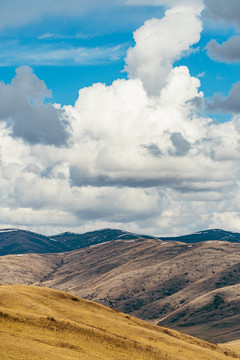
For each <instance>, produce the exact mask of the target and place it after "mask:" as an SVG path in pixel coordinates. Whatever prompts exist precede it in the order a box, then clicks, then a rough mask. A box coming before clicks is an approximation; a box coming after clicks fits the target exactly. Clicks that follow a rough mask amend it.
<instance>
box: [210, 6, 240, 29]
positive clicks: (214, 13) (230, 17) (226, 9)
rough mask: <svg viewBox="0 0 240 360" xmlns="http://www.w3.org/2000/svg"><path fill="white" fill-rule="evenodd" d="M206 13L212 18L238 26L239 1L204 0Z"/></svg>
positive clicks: (239, 23) (239, 24)
mask: <svg viewBox="0 0 240 360" xmlns="http://www.w3.org/2000/svg"><path fill="white" fill-rule="evenodd" d="M205 4H206V9H207V10H206V14H207V15H208V16H209V17H211V18H212V19H214V20H221V21H222V20H223V21H226V22H228V23H235V24H236V25H237V26H238V27H240V3H239V1H238V0H228V1H225V0H205Z"/></svg>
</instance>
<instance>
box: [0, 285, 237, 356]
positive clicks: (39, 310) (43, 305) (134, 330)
mask: <svg viewBox="0 0 240 360" xmlns="http://www.w3.org/2000/svg"><path fill="white" fill-rule="evenodd" d="M0 336H1V341H0V353H1V359H2V360H9V359H16V360H23V359H31V360H35V359H38V360H45V359H51V360H55V359H56V360H76V359H81V360H90V359H91V360H146V359H148V360H161V359H162V360H190V359H191V360H192V359H198V360H207V359H208V360H209V359H211V360H214V359H215V360H230V359H240V356H239V355H237V353H234V352H233V351H231V350H228V349H224V348H222V347H220V346H217V345H214V344H210V343H207V342H204V341H202V340H199V339H196V338H193V337H190V336H187V335H184V334H181V333H179V332H176V331H173V330H168V329H166V328H162V327H158V326H155V325H152V324H149V323H146V322H144V321H142V320H139V319H136V318H133V317H131V316H129V315H126V314H122V313H120V312H117V311H116V310H111V309H108V308H106V307H104V306H102V305H99V304H96V303H93V302H89V301H85V300H82V299H79V298H77V297H76V296H73V295H70V294H67V293H63V292H59V291H55V290H50V289H46V288H38V287H30V286H0Z"/></svg>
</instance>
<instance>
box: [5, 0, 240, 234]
mask: <svg viewBox="0 0 240 360" xmlns="http://www.w3.org/2000/svg"><path fill="white" fill-rule="evenodd" d="M176 14H178V16H179V19H181V21H180V20H179V21H178V22H177V25H178V29H177V31H172V30H171V29H170V28H171V26H170V24H171V22H172V21H174V20H175V19H176ZM184 14H185V17H184ZM199 14H200V13H199V10H196V7H195V6H193V7H192V8H191V6H190V3H189V4H188V9H187V11H186V12H184V11H183V8H182V7H177V8H174V9H171V10H167V12H166V15H165V17H164V18H163V19H162V20H159V21H158V20H156V19H154V20H152V21H150V22H147V23H146V24H145V25H144V26H143V27H142V28H140V29H139V31H137V32H136V34H137V35H136V36H135V38H136V46H135V47H134V48H133V49H131V50H130V52H129V53H128V56H127V60H126V61H127V63H126V66H127V68H128V69H129V72H130V78H129V79H128V80H125V79H122V80H116V81H114V82H113V84H112V85H110V86H106V85H105V84H101V83H97V84H94V85H93V86H91V87H88V88H83V89H80V91H79V96H78V99H77V101H76V103H75V105H74V106H63V108H61V107H60V106H52V105H50V104H47V103H46V98H47V97H49V96H50V93H49V90H48V89H47V88H46V85H45V84H44V83H43V82H42V81H41V80H39V79H38V78H37V77H36V76H35V75H34V74H33V73H32V71H31V69H30V68H26V67H24V68H20V69H18V71H17V75H16V77H15V78H14V79H13V81H12V83H11V84H4V83H1V84H0V93H1V100H0V101H2V103H1V107H0V108H1V110H0V115H1V116H0V118H1V120H2V121H1V122H0V195H1V205H0V209H1V219H2V220H1V221H2V223H3V224H4V225H6V224H8V225H10V224H11V223H12V224H13V225H17V224H21V226H22V225H25V226H29V224H35V227H34V229H35V230H36V231H43V232H48V233H49V232H58V231H64V230H67V229H70V230H73V229H74V231H84V230H89V229H94V228H99V227H103V226H104V227H105V226H111V227H121V228H123V227H125V228H127V229H129V230H132V231H140V232H141V233H142V232H146V233H153V234H158V235H163V234H174V233H184V232H189V231H194V230H196V229H198V228H199V227H200V228H204V227H209V226H210V225H211V226H214V227H218V224H217V221H218V220H219V219H220V220H221V224H222V226H223V227H227V226H225V224H226V225H227V223H228V220H229V216H230V215H229V214H231V215H233V216H234V219H236V218H238V217H239V212H240V208H239V201H238V199H239V197H240V191H239V181H240V167H239V159H240V142H239V135H240V117H239V116H238V115H237V114H236V115H235V116H234V118H233V119H232V120H231V121H229V122H227V123H216V122H214V121H213V120H212V119H211V118H208V117H204V116H199V114H198V113H196V111H195V105H194V103H196V101H197V99H198V100H199V101H201V100H202V99H203V93H202V92H201V91H199V87H200V85H201V84H200V80H199V79H197V78H195V77H192V76H191V74H190V72H189V69H188V68H187V67H185V66H180V67H173V65H172V64H173V61H174V60H175V59H176V58H177V57H180V56H181V54H182V53H183V52H184V51H186V50H188V49H189V47H190V46H191V45H192V44H193V43H194V41H198V39H199V35H200V31H201V21H200V18H199ZM159 29H161V31H160V30H159ZM187 29H188V30H187ZM150 30H151V31H150ZM188 31H190V33H191V34H188ZM162 34H164V36H165V38H164V37H163V35H162ZM180 36H182V37H183V39H182V40H181V39H180ZM146 37H147V41H146ZM158 38H159V42H158ZM144 39H145V43H146V44H147V45H149V44H150V45H151V46H150V45H149V46H147V48H146V49H145V52H147V55H146V56H145V55H144V53H143V48H144V46H143V45H144V41H143V40H144ZM156 44H157V45H158V44H159V45H160V49H156ZM166 44H173V47H174V46H175V48H172V47H171V46H170V49H169V51H167V50H166V49H167V45H166ZM164 49H165V50H166V51H165V50H164ZM129 54H130V55H129ZM155 57H157V59H155ZM141 61H142V64H143V68H141V66H140V65H141ZM151 61H154V64H155V65H154V64H153V65H154V66H153V70H151V69H152V63H151ZM130 68H131V69H130ZM148 68H150V70H149V72H150V75H149V78H150V80H151V81H150V82H148V79H147V77H146V69H148ZM163 69H165V70H166V72H167V76H166V77H165V76H164V81H163V79H162V78H161V76H162V74H163ZM158 72H159V73H158ZM154 75H155V76H156V78H157V81H156V82H154V81H153V79H154ZM234 91H235V90H234ZM152 94H154V96H152ZM44 99H45V100H44ZM193 99H194V100H193ZM221 100H223V99H221ZM50 108H51V111H50V110H49V109H50ZM36 109H38V110H36ZM29 113H30V114H31V116H29ZM39 113H41V114H44V116H41V115H40V114H39ZM53 113H54V114H55V115H53ZM43 118H44V119H45V120H44V119H43ZM65 121H66V122H67V123H65ZM50 124H51V125H50ZM29 129H30V133H29ZM59 145H61V146H59ZM220 215H221V216H220ZM231 224H233V226H235V227H236V228H234V230H236V229H238V230H239V228H238V227H239V225H237V224H238V223H237V222H236V221H232V222H231Z"/></svg>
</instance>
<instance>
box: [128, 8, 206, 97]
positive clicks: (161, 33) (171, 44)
mask: <svg viewBox="0 0 240 360" xmlns="http://www.w3.org/2000/svg"><path fill="white" fill-rule="evenodd" d="M201 10H202V8H198V9H196V8H195V7H193V6H183V5H182V6H177V7H174V8H172V9H170V10H167V11H166V13H165V16H164V17H163V18H162V19H151V20H148V21H146V22H145V24H144V25H143V26H142V27H140V28H139V29H138V30H136V31H135V33H134V40H135V42H136V45H135V46H134V47H132V48H129V50H128V52H127V57H126V66H125V69H126V71H128V73H129V76H130V77H131V78H138V79H141V80H142V82H143V84H144V86H145V88H146V90H147V91H148V93H149V94H151V95H159V92H160V90H161V89H162V88H163V87H164V86H165V85H166V82H167V78H168V76H169V74H170V71H171V68H172V64H173V62H174V61H176V60H178V59H179V58H181V56H182V55H183V53H184V52H185V51H187V50H189V48H190V46H191V45H193V44H195V43H197V42H198V41H199V40H200V33H201V31H202V23H201V20H200V13H201ZM183 24H184V26H183Z"/></svg>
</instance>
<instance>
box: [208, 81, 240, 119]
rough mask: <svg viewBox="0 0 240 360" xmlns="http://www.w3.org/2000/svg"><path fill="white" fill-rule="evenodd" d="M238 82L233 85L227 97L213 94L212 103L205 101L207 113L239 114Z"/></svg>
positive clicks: (239, 91) (239, 90)
mask: <svg viewBox="0 0 240 360" xmlns="http://www.w3.org/2000/svg"><path fill="white" fill-rule="evenodd" d="M239 98H240V82H237V83H236V84H234V85H233V87H232V89H231V91H230V92H229V94H228V96H226V97H223V96H222V95H221V94H215V95H214V97H213V101H212V102H210V101H206V102H205V103H206V109H207V111H209V112H213V113H214V112H222V113H224V114H227V113H234V114H240V103H239Z"/></svg>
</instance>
